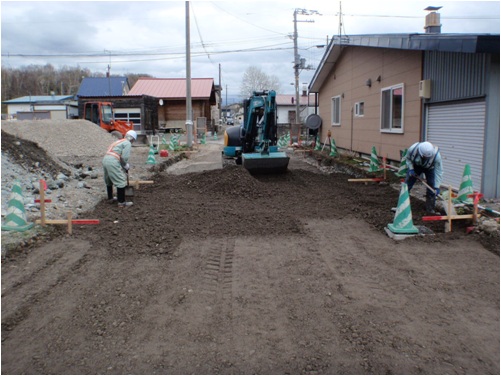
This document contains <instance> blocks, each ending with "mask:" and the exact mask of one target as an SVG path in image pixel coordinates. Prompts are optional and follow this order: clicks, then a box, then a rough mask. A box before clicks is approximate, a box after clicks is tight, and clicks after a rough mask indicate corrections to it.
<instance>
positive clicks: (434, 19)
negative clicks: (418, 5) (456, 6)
mask: <svg viewBox="0 0 501 376" xmlns="http://www.w3.org/2000/svg"><path fill="white" fill-rule="evenodd" d="M440 8H442V7H433V6H429V7H427V8H425V9H424V10H427V11H429V12H430V13H428V14H427V15H426V19H425V25H424V30H425V33H426V34H434V33H436V34H440V33H441V32H442V25H441V24H440V13H437V12H436V11H437V10H439V9H440Z"/></svg>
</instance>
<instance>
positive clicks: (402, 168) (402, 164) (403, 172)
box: [395, 149, 408, 178]
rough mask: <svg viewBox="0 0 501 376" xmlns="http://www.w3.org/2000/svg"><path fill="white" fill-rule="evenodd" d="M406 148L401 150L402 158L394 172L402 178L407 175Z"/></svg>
mask: <svg viewBox="0 0 501 376" xmlns="http://www.w3.org/2000/svg"><path fill="white" fill-rule="evenodd" d="M406 159H407V149H404V150H402V159H401V160H400V167H399V168H398V171H397V172H396V173H395V175H397V176H398V177H400V178H404V177H406V176H407V170H408V168H407V163H406V161H405V160H406Z"/></svg>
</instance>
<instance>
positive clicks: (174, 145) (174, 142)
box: [169, 135, 181, 151]
mask: <svg viewBox="0 0 501 376" xmlns="http://www.w3.org/2000/svg"><path fill="white" fill-rule="evenodd" d="M180 137H181V136H176V135H172V136H170V141H169V150H171V151H174V150H177V149H178V147H179V138H180Z"/></svg>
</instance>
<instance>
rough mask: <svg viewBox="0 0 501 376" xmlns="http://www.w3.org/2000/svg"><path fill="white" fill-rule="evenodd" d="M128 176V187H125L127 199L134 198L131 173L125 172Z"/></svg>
mask: <svg viewBox="0 0 501 376" xmlns="http://www.w3.org/2000/svg"><path fill="white" fill-rule="evenodd" d="M125 174H126V175H127V185H126V186H125V197H134V187H132V186H130V185H129V171H127V170H125Z"/></svg>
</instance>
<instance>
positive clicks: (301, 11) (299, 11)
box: [293, 8, 321, 124]
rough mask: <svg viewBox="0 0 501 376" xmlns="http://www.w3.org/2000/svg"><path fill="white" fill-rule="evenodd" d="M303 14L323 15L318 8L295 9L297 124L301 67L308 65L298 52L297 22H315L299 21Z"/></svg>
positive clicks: (297, 120)
mask: <svg viewBox="0 0 501 376" xmlns="http://www.w3.org/2000/svg"><path fill="white" fill-rule="evenodd" d="M298 14H299V15H302V16H310V15H319V16H321V14H320V13H318V11H316V10H306V9H301V8H296V9H294V35H293V40H294V88H295V90H296V93H295V97H296V98H295V102H296V103H295V105H296V124H300V118H299V71H300V69H305V68H306V67H305V66H304V59H303V61H301V56H300V55H299V53H298V46H297V38H298V34H297V23H298V22H315V21H313V20H304V21H298V19H297V15H298Z"/></svg>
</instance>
